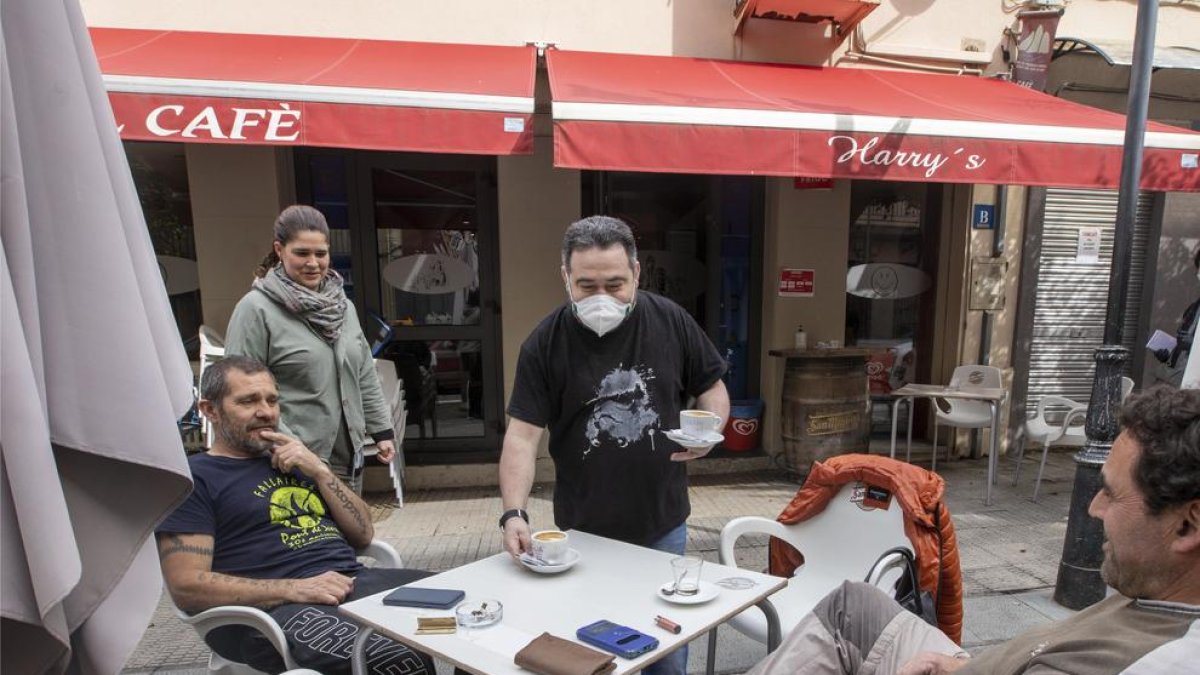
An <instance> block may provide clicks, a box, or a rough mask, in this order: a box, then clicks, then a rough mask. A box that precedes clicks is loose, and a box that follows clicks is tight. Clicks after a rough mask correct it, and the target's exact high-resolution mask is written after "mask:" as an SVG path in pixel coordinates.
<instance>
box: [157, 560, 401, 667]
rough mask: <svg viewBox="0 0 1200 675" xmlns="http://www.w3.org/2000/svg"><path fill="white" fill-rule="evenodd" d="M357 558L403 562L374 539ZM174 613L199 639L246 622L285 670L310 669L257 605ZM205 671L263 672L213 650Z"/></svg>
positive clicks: (397, 564) (392, 564)
mask: <svg viewBox="0 0 1200 675" xmlns="http://www.w3.org/2000/svg"><path fill="white" fill-rule="evenodd" d="M358 555H359V557H360V558H373V559H374V560H375V561H376V563H378V564H379V566H380V567H391V568H398V567H402V566H403V561H402V560H401V558H400V554H399V553H398V552H397V551H396V549H395V548H393V547H392V545H391V544H389V543H387V542H385V541H383V540H382V539H376V540H374V541H372V542H371V543H370V544H367V546H366V547H365V548H362V549H360V550H359V551H358ZM175 614H176V615H177V616H178V617H179V620H180V621H183V622H184V623H186V624H188V625H189V626H191V627H192V628H195V629H196V632H197V633H199V634H200V639H202V640H203V639H204V636H205V635H208V633H209V631H211V630H213V629H215V628H220V627H221V626H249V627H250V628H253V629H255V630H257V631H258V632H259V633H262V635H263V637H265V638H266V639H267V641H268V642H270V643H271V646H272V647H274V648H275V651H277V652H279V655H280V656H282V657H283V664H284V667H285V668H287V670H288V672H289V673H290V672H292V671H295V672H296V673H297V675H298V674H299V673H309V672H312V671H309V670H303V669H300V666H298V665H297V664H296V662H295V660H293V659H292V654H291V651H290V650H289V649H288V645H287V637H286V636H285V635H284V634H283V629H282V628H280V627H279V624H278V623H276V622H275V619H272V618H271V615H270V614H268V613H266V612H264V611H262V610H261V609H257V608H255V607H244V606H238V605H226V606H221V607H212V608H210V609H206V610H204V611H203V612H199V613H197V614H187V613H185V612H184V611H183V610H180V609H179V608H175ZM208 672H209V673H210V674H211V675H264V674H263V672H262V671H261V670H255V669H254V668H251V667H250V666H248V665H246V664H244V663H237V662H235V661H230V660H228V659H226V658H225V657H223V656H220V655H219V654H217V653H216V652H213V653H212V654H210V655H209V657H208Z"/></svg>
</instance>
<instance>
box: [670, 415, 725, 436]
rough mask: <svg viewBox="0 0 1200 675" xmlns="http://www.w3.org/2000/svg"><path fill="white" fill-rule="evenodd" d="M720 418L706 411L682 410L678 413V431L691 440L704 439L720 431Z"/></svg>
mask: <svg viewBox="0 0 1200 675" xmlns="http://www.w3.org/2000/svg"><path fill="white" fill-rule="evenodd" d="M722 421H723V420H722V419H721V416H720V415H718V414H716V413H714V412H709V411H707V410H684V411H682V412H680V413H679V430H680V431H682V432H683V433H684V434H686V435H688V436H691V437H692V438H704V437H706V436H708V435H709V434H711V433H713V432H716V431H720V430H721V422H722Z"/></svg>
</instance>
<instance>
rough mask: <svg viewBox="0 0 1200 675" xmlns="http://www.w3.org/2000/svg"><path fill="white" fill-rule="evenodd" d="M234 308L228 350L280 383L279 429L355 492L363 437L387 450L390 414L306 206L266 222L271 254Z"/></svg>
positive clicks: (391, 448) (314, 215)
mask: <svg viewBox="0 0 1200 675" xmlns="http://www.w3.org/2000/svg"><path fill="white" fill-rule="evenodd" d="M256 274H257V277H258V278H257V279H255V281H254V284H253V287H252V288H251V290H250V292H249V293H247V294H246V295H245V296H244V297H243V298H242V299H241V300H240V301H238V304H237V307H235V308H234V310H233V316H232V317H231V318H230V320H229V330H228V331H227V333H228V334H227V335H226V339H225V351H226V353H227V354H241V355H245V356H250V357H253V358H255V359H258V360H259V361H262V362H263V363H264V364H266V366H267V368H269V369H270V370H271V373H272V374H273V375H274V376H275V380H276V383H277V385H278V387H279V405H280V417H281V420H282V425H281V427H282V428H281V431H282V432H284V433H288V434H290V435H293V436H295V437H296V438H298V439H300V440H301V441H302V442H303V443H304V444H305V445H307V446H308V448H309V449H310V450H312V451H313V452H314V453H316V454H317V456H319V457H320V458H321V459H323V460H325V461H326V462H328V463H329V465H330V467H332V468H333V470H334V473H336V474H337V475H338V476H339V477H341V478H342V479H343V480H345V481H346V483H347V484H348V485H350V487H352V488H353V489H354V490H355V491H356V492H361V491H362V461H363V460H362V448H363V446H364V445H366V444H367V442H368V439H370V440H373V441H374V442H375V444H376V447H377V448H378V449H379V454H378V455H377V457H378V459H379V461H380V462H382V463H387V462H389V461H391V459H392V455H393V454H394V453H395V451H396V449H395V444H394V442H393V439H394V437H395V432H394V430H393V429H392V415H391V411H390V410H389V409H388V404H387V402H386V401H385V400H384V398H383V391H382V388H381V387H380V385H379V377H378V375H376V373H375V363H374V361H373V359H372V358H371V347H370V345H368V344H367V340H366V338H365V337H364V336H363V333H362V328H361V327H360V326H359V323H358V315H357V314H356V313H355V311H354V305H353V304H351V303H350V301H349V300H348V299H347V298H346V293H345V291H343V289H342V277H341V275H339V274H338V273H337V271H336V270H333V269H330V267H329V225H328V224H327V223H326V222H325V216H324V215H322V214H321V212H320V211H318V210H316V209H314V208H313V207H311V206H304V205H300V204H297V205H293V206H289V207H287V208H286V209H284V210H283V212H282V213H280V214H279V218H278V219H276V221H275V241H274V243H273V244H272V251H271V254H270V255H268V256H267V258H266V259H265V260H263V264H262V265H260V266H259V269H258V271H257V272H256Z"/></svg>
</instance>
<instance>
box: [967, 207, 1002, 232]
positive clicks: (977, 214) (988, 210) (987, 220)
mask: <svg viewBox="0 0 1200 675" xmlns="http://www.w3.org/2000/svg"><path fill="white" fill-rule="evenodd" d="M995 223H996V207H995V206H992V205H991V204H976V205H975V208H973V209H972V210H971V227H973V228H974V229H976V230H990V229H992V228H994V227H995V226H996V224H995Z"/></svg>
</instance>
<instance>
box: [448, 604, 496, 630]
mask: <svg viewBox="0 0 1200 675" xmlns="http://www.w3.org/2000/svg"><path fill="white" fill-rule="evenodd" d="M503 617H504V605H502V604H500V601H499V600H464V601H463V602H461V603H459V605H458V607H455V608H454V619H455V621H456V622H458V625H460V626H462V627H463V628H483V627H484V626H490V625H492V624H494V623H496V622H498V621H500V619H502V618H503Z"/></svg>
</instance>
